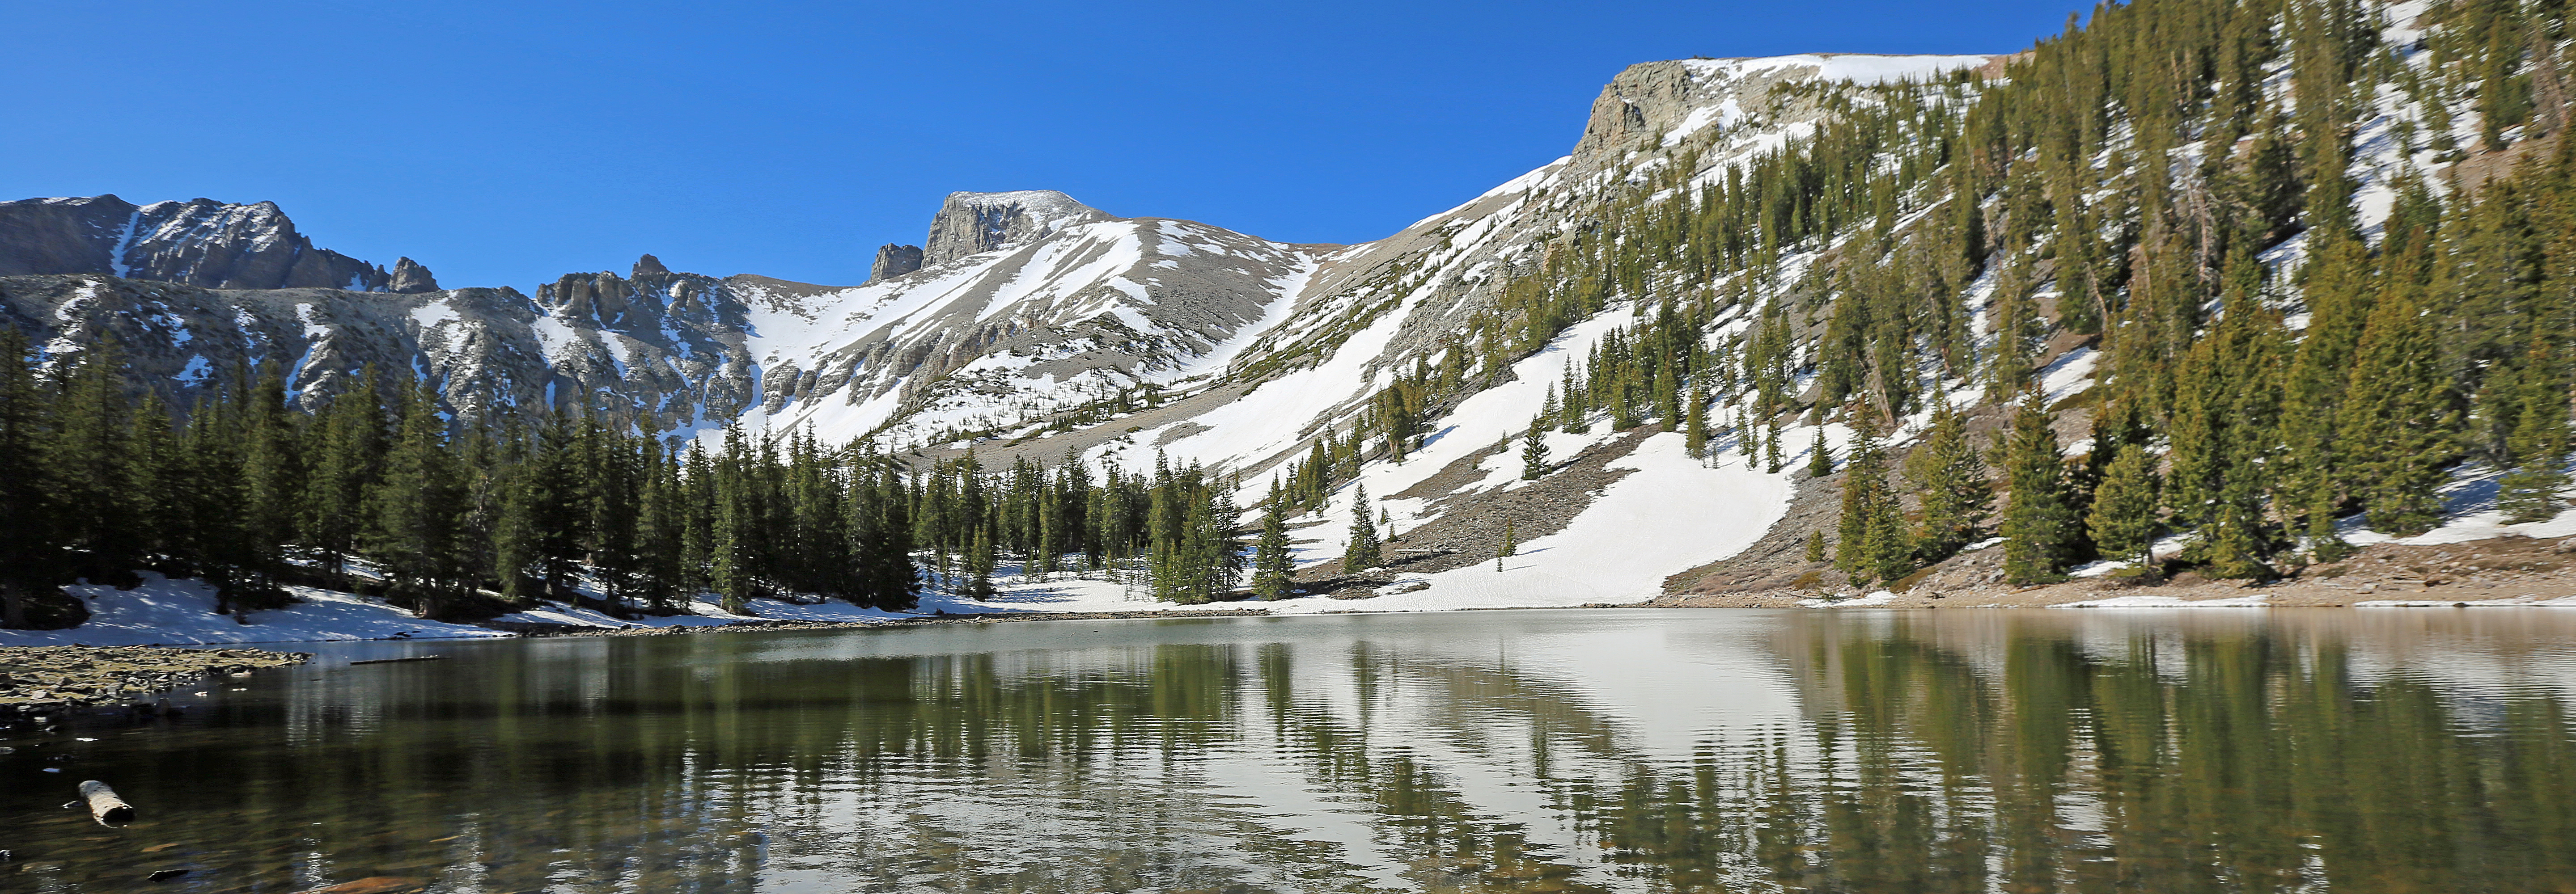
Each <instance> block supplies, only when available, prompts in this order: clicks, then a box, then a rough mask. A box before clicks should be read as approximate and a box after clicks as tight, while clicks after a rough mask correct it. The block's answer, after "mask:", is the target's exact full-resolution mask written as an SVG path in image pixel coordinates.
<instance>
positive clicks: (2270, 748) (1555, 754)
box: [0, 610, 2576, 892]
mask: <svg viewBox="0 0 2576 894" xmlns="http://www.w3.org/2000/svg"><path fill="white" fill-rule="evenodd" d="M391 648H402V649H413V650H420V649H431V650H436V651H441V652H444V653H446V654H448V655H450V656H452V657H450V658H449V659H448V660H444V661H438V662H424V663H416V664H386V665H367V666H361V667H338V668H324V669H320V670H306V671H301V672H296V673H292V674H289V675H285V676H271V677H262V678H256V679H254V680H251V681H248V682H247V683H246V684H243V691H239V692H223V693H220V694H218V695H217V696H214V697H212V698H210V699H209V700H208V701H209V704H208V706H207V708H206V709H205V710H203V711H200V712H198V713H197V714H196V715H194V716H191V717H189V718H187V719H185V720H183V721H180V722H178V723H176V724H171V725H165V726H159V727H151V728H142V729H134V730H130V731H129V730H126V729H121V728H120V729H108V728H83V729H73V730H66V731H64V732H62V733H61V734H58V735H54V736H47V737H39V738H21V739H19V740H16V741H12V742H9V743H7V744H10V745H14V746H19V747H18V748H17V750H16V751H15V752H14V753H10V754H6V755H0V785H5V789H0V816H5V817H6V818H7V820H8V821H7V823H5V824H0V828H4V829H5V831H0V837H5V838H7V839H8V840H6V841H0V847H8V848H10V849H12V850H14V851H16V855H17V862H15V863H10V864H0V891H22V890H23V891H125V890H131V889H133V888H134V887H136V886H137V883H138V882H139V881H140V879H141V878H142V877H143V876H144V875H145V874H147V873H149V872H151V871H153V870H156V869H164V868H182V869H188V870H191V872H190V874H189V875H188V876H186V877H183V878H181V879H179V880H178V881H175V882H170V883H167V884H166V885H161V886H156V889H167V890H186V891H199V892H234V891H242V892H292V891H299V890H303V889H305V888H308V887H312V886H316V885H320V884H324V883H328V882H336V881H346V880H349V879H353V878H358V877H362V876H374V875H394V876H418V877H423V878H429V879H434V880H436V882H437V887H436V890H441V891H457V892H465V891H493V892H501V891H564V892H593V891H719V890H721V891H736V890H768V891H845V890H916V889H938V890H958V891H1175V890H1201V891H1381V890H1417V891H1628V890H1643V891H1711V890H1724V891H1932V892H1943V891H2012V892H2019V891H2115V890H2116V891H2296V890H2335V891H2391V892H2395V891H2469V890H2478V891H2520V890H2550V891H2555V890H2569V889H2576V867H2571V862H2576V798H2571V796H2576V779H2571V776H2570V774H2571V772H2576V754H2571V751H2570V749H2571V745H2576V741H2572V740H2571V733H2570V728H2569V714H2568V711H2567V707H2566V699H2567V697H2568V695H2569V693H2570V692H2571V690H2576V618H2570V617H2568V616H2566V615H2562V614H2555V613H2552V612H2550V611H2549V610H2532V611H2528V612H2523V611H2498V610H2487V611H2430V612H2411V611H2409V612H2380V613H2370V612H2353V611H2337V610H2321V611H2313V612H2301V611H2271V612H2201V613H2191V612H2177V613H2170V614H2155V613H2121V612H2001V611H1970V612H1962V611H1945V612H1920V613H1893V612H1881V613H1825V612H1776V613H1775V612H1642V611H1609V612H1510V613H1504V612H1478V613H1467V614H1455V615H1442V616H1354V617H1337V618H1297V619H1252V620H1209V621H1172V622H1093V623H1086V622H1055V623H1046V624H1002V625H983V626H956V627H941V628H931V629H917V630H904V631H882V632H880V631H867V632H851V633H841V632H824V633H782V634H760V635H717V636H677V637H653V638H635V639H595V640H566V641H516V642H503V643H479V644H454V645H440V646H424V645H421V644H407V645H404V646H382V645H365V646H351V647H346V648H345V649H343V650H342V651H340V652H337V653H334V654H333V655H332V656H329V657H331V658H336V659H339V660H346V659H348V658H351V657H371V656H372V655H374V654H377V652H376V651H369V650H377V651H381V650H384V649H391ZM83 736H86V737H92V738H96V739H98V741H95V742H78V741H76V738H78V737H83ZM47 766H54V767H62V768H64V772H62V773H58V774H56V773H41V772H40V770H41V769H42V768H44V767H47ZM92 777H96V778H104V779H110V780H113V781H114V782H115V783H116V785H117V787H118V789H119V791H121V792H124V793H126V795H127V797H128V798H129V799H130V800H133V801H135V802H136V803H137V804H138V805H139V806H141V807H142V808H143V811H144V819H143V820H142V821H141V822H138V823H136V824H134V825H133V826H131V827H129V828H126V829H122V830H108V829H103V828H100V827H98V826H96V825H92V824H89V823H88V822H87V820H86V818H85V817H83V816H80V815H78V814H77V812H76V811H64V810H58V809H55V805H56V804H58V803H59V802H61V801H62V800H64V799H65V797H66V796H65V795H64V791H67V790H68V788H69V786H70V784H71V783H72V782H76V781H77V780H79V779H82V778H92ZM58 789H59V790H61V791H58ZM161 845H168V846H167V847H158V846H161Z"/></svg>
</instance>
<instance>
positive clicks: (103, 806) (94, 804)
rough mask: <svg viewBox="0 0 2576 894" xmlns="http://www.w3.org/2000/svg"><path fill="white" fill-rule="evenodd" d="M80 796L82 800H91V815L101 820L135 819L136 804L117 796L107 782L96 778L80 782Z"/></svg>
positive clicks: (120, 820)
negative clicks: (126, 801)
mask: <svg viewBox="0 0 2576 894" xmlns="http://www.w3.org/2000/svg"><path fill="white" fill-rule="evenodd" d="M80 796H81V800H84V801H88V802H89V815H90V816H92V817H96V818H97V819H98V821H99V822H102V823H130V822H133V821H134V805H132V804H128V803H125V799H124V798H119V797H117V796H116V790H115V789H112V788H108V787H107V783H104V782H100V781H98V780H96V779H92V780H89V781H87V782H83V783H81V784H80Z"/></svg>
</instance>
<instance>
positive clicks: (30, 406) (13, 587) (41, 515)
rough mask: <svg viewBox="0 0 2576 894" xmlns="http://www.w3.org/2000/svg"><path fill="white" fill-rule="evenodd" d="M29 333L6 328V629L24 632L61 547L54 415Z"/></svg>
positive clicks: (2, 349)
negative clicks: (53, 474) (34, 595)
mask: <svg viewBox="0 0 2576 894" xmlns="http://www.w3.org/2000/svg"><path fill="white" fill-rule="evenodd" d="M29 348H30V345H29V343H28V339H27V335H26V333H25V332H23V331H20V330H19V329H18V327H16V326H8V325H0V506H5V507H7V511H5V512H0V627H8V628H14V629H23V628H25V627H26V626H27V625H28V624H29V622H30V617H29V613H28V610H27V606H28V601H29V596H30V594H31V592H32V591H33V590H34V589H35V588H37V587H39V586H45V585H47V584H48V583H49V582H50V581H51V579H52V578H53V576H54V571H55V569H54V567H53V566H54V564H55V562H56V559H57V556H58V555H59V550H60V546H61V541H60V540H59V539H57V538H58V537H59V531H60V528H59V527H58V526H57V525H56V523H55V521H54V513H55V511H56V504H55V503H54V499H53V497H54V494H55V489H54V486H53V485H52V483H51V481H50V476H49V471H50V470H49V464H48V463H46V462H45V461H44V460H45V455H44V450H45V447H46V446H47V445H46V443H45V442H46V441H47V440H48V438H47V434H48V433H47V432H46V431H45V420H46V418H47V417H49V416H50V415H52V413H51V408H50V407H49V406H48V404H49V403H50V402H49V401H47V400H46V395H45V394H44V389H43V388H42V387H41V386H40V385H39V384H38V382H37V380H36V369H35V363H34V358H33V357H31V356H29V354H28V351H29Z"/></svg>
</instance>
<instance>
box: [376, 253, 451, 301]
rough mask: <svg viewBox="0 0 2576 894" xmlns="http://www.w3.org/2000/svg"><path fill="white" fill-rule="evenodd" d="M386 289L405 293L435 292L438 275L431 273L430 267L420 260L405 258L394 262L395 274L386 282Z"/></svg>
mask: <svg viewBox="0 0 2576 894" xmlns="http://www.w3.org/2000/svg"><path fill="white" fill-rule="evenodd" d="M385 291H388V292H400V293H404V294H412V293H417V292H435V291H438V277H435V276H432V275H430V273H429V268H427V267H423V266H421V265H420V262H419V261H415V260H412V259H410V258H403V259H401V260H398V261H395V262H394V272H393V276H391V277H390V278H388V279H387V281H386V282H385Z"/></svg>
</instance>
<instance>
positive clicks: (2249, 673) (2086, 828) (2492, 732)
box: [1743, 616, 2576, 891]
mask: <svg viewBox="0 0 2576 894" xmlns="http://www.w3.org/2000/svg"><path fill="white" fill-rule="evenodd" d="M1896 617H1897V620H1894V621H1892V622H1890V621H1884V620H1878V619H1843V618H1837V617H1833V616H1807V617H1801V618H1799V619H1797V620H1796V621H1795V622H1794V623H1793V626H1792V629H1791V630H1790V631H1789V632H1788V633H1786V634H1785V635H1784V636H1783V637H1782V649H1783V652H1784V653H1785V654H1788V655H1789V656H1791V659H1792V660H1791V662H1790V663H1791V666H1792V667H1793V669H1794V670H1795V672H1796V673H1797V674H1798V675H1799V676H1800V678H1801V683H1802V686H1804V687H1805V688H1806V690H1807V692H1808V694H1809V697H1810V699H1811V701H1818V702H1820V703H1819V704H1811V705H1810V709H1811V716H1812V720H1813V726H1814V729H1815V736H1816V745H1817V749H1816V752H1815V753H1816V755H1817V756H1816V758H1815V768H1814V772H1813V773H1812V774H1785V775H1784V774H1771V775H1768V776H1759V777H1752V776H1748V777H1744V781H1745V782H1746V783H1748V784H1749V787H1748V788H1747V789H1745V790H1744V795H1743V797H1745V798H1748V799H1750V800H1754V801H1769V802H1796V803H1802V804H1807V805H1812V806H1813V809H1814V810H1815V811H1816V812H1817V813H1818V814H1820V816H1821V820H1822V821H1821V822H1819V823H1817V824H1816V825H1814V826H1812V827H1809V828H1807V829H1805V830H1803V834H1802V835H1801V837H1800V838H1799V839H1798V840H1797V847H1798V848H1799V849H1801V850H1802V851H1803V852H1804V853H1805V854H1806V855H1807V858H1806V859H1800V860H1795V861H1787V862H1780V863H1777V864H1775V866H1774V869H1775V872H1776V873H1777V875H1776V876H1775V877H1778V878H1781V879H1782V880H1783V881H1784V882H1787V883H1788V884H1791V885H1793V886H1798V887H1808V888H1814V889H1822V890H1925V891H1945V890H1960V891H1967V890H1988V889H1990V888H1993V887H2000V888H2001V889H2003V890H2075V891H2091V890H2102V891H2109V890H2131V889H2144V890H2231V891H2232V890H2252V891H2271V890H2297V889H2304V888H2310V887H2315V886H2317V885H2318V884H2320V883H2324V884H2326V885H2330V886H2331V887H2333V888H2334V889H2336V890H2359V891H2377V890H2385V891H2439V890H2463V891H2464V890H2497V891H2503V890H2561V889H2564V888H2565V887H2566V886H2568V885H2569V884H2570V883H2571V882H2576V865H2571V864H2576V804H2571V803H2570V799H2569V798H2568V795H2570V794H2571V793H2576V779H2570V778H2569V772H2570V769H2571V767H2576V761H2571V760H2570V757H2571V755H2570V754H2569V753H2568V749H2569V745H2570V740H2569V735H2568V726H2567V720H2568V715H2567V712H2566V706H2565V705H2564V704H2563V702H2562V701H2561V699H2560V698H2559V697H2558V696H2556V695H2555V694H2551V693H2546V692H2539V693H2533V692H2525V693H2521V694H2516V695H2512V696H2509V697H2506V698H2505V699H2504V708H2503V710H2502V712H2501V716H2500V717H2499V718H2497V719H2496V720H2495V721H2494V722H2493V723H2492V725H2489V726H2484V727H2479V726H2470V725H2464V724H2463V723H2461V722H2460V717H2459V709H2460V708H2461V707H2462V704H2461V701H2462V700H2461V699H2460V698H2459V697H2458V696H2457V695H2456V694H2446V693H2445V692H2443V691H2442V690H2441V689H2440V688H2437V686H2436V685H2435V684H2434V683H2432V682H2430V681H2429V680H2428V679H2427V678H2426V677H2424V676H2421V675H2412V674H2389V675H2383V676H2379V677H2376V678H2373V679H2368V680H2361V679H2356V678H2355V676H2354V674H2353V669H2352V665H2353V664H2354V660H2353V657H2352V651H2353V649H2354V647H2355V643H2354V641H2353V640H2354V633H2355V632H2356V631H2353V630H2349V629H2341V628H2339V627H2337V626H2333V625H2328V626H2325V627H2312V626H2308V625H2302V624H2297V623H2291V622H2286V621H2285V622H2282V623H2257V624H2245V623H2223V624H2211V625H2206V626H2202V627H2200V628H2199V629H2196V630H2187V631H2186V632H2185V633H2183V634H2182V635H2179V636H2176V635H2162V636H2149V635H2139V636H2135V637H2132V638H2131V639H2130V640H2129V641H2128V642H2127V643H2126V648H2125V649H2118V650H2114V649H2106V648H2104V647H2103V645H2102V644H2101V643H2098V642H2080V641H2079V637H2078V636H2077V633H2078V631H2077V630H2075V629H2074V628H2073V627H2072V626H2071V625H2067V624H2058V623H2054V622H2044V621H2043V622H2032V623H2028V624H2013V625H2010V626H2007V627H2003V628H2000V629H1988V630H1986V631H1984V633H1985V634H1986V635H1983V636H1969V637H1964V638H1963V637H1962V636H1961V634H1962V632H1963V631H1962V630H1961V629H1959V627H1958V626H1956V625H1952V626H1942V622H1945V621H1947V619H1946V618H1941V617H1937V616H1935V617H1929V618H1927V617H1924V616H1911V617H1909V616H1896ZM1973 623H1976V624H1980V625H1982V624H1986V623H1988V621H1987V620H1986V619H1979V620H1978V621H1976V622H1973ZM1882 625H1885V626H1882ZM2165 632H2166V633H2167V634H2170V633H2171V631H2170V630H2167V631H2165ZM1819 697H1821V698H1819ZM1793 879H1794V881H1793Z"/></svg>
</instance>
